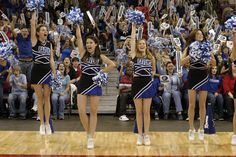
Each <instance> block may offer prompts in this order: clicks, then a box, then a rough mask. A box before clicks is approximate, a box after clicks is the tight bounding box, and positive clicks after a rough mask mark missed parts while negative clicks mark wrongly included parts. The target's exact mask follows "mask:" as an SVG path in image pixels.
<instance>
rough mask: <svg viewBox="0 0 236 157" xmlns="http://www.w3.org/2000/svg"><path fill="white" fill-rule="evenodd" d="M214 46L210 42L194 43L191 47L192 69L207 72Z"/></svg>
mask: <svg viewBox="0 0 236 157" xmlns="http://www.w3.org/2000/svg"><path fill="white" fill-rule="evenodd" d="M211 50H212V45H211V43H210V42H208V41H201V42H200V41H194V42H192V43H191V44H190V46H189V57H190V69H199V70H206V69H207V64H208V62H209V61H210V57H211V52H210V51H211Z"/></svg>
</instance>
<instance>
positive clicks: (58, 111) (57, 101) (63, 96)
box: [51, 63, 70, 120]
mask: <svg viewBox="0 0 236 157" xmlns="http://www.w3.org/2000/svg"><path fill="white" fill-rule="evenodd" d="M58 70H59V71H60V74H61V77H62V87H61V88H60V89H53V90H52V98H51V99H52V112H53V119H54V120H55V119H56V118H58V119H60V120H63V119H64V108H65V102H66V100H67V99H68V98H69V89H70V86H69V85H70V76H69V75H67V74H66V73H65V66H64V64H63V63H60V64H59V65H58Z"/></svg>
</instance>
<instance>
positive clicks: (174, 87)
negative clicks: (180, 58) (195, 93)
mask: <svg viewBox="0 0 236 157" xmlns="http://www.w3.org/2000/svg"><path fill="white" fill-rule="evenodd" d="M166 69H167V70H166V73H167V75H168V77H169V80H168V82H166V83H164V92H163V94H162V99H163V109H164V119H168V114H169V108H170V101H171V98H172V97H173V98H174V102H175V107H176V112H177V115H178V119H179V120H183V116H182V111H183V109H182V103H181V93H180V87H181V80H180V78H179V76H178V75H177V74H175V73H174V65H173V63H172V62H168V63H167V64H166Z"/></svg>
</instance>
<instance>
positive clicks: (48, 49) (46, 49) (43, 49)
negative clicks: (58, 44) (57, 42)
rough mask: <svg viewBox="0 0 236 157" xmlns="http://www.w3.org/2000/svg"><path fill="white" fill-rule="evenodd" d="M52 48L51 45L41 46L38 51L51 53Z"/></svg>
mask: <svg viewBox="0 0 236 157" xmlns="http://www.w3.org/2000/svg"><path fill="white" fill-rule="evenodd" d="M50 51H51V49H50V48H49V47H44V46H39V47H38V52H39V53H41V54H47V55H48V54H50Z"/></svg>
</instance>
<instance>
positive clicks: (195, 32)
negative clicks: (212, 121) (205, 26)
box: [187, 29, 206, 46]
mask: <svg viewBox="0 0 236 157" xmlns="http://www.w3.org/2000/svg"><path fill="white" fill-rule="evenodd" d="M198 31H201V32H202V34H203V40H206V34H205V33H204V31H203V30H201V29H194V30H193V31H192V32H191V33H190V34H189V36H188V39H187V46H189V45H190V44H191V43H192V42H194V41H196V39H195V38H196V34H197V32H198Z"/></svg>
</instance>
